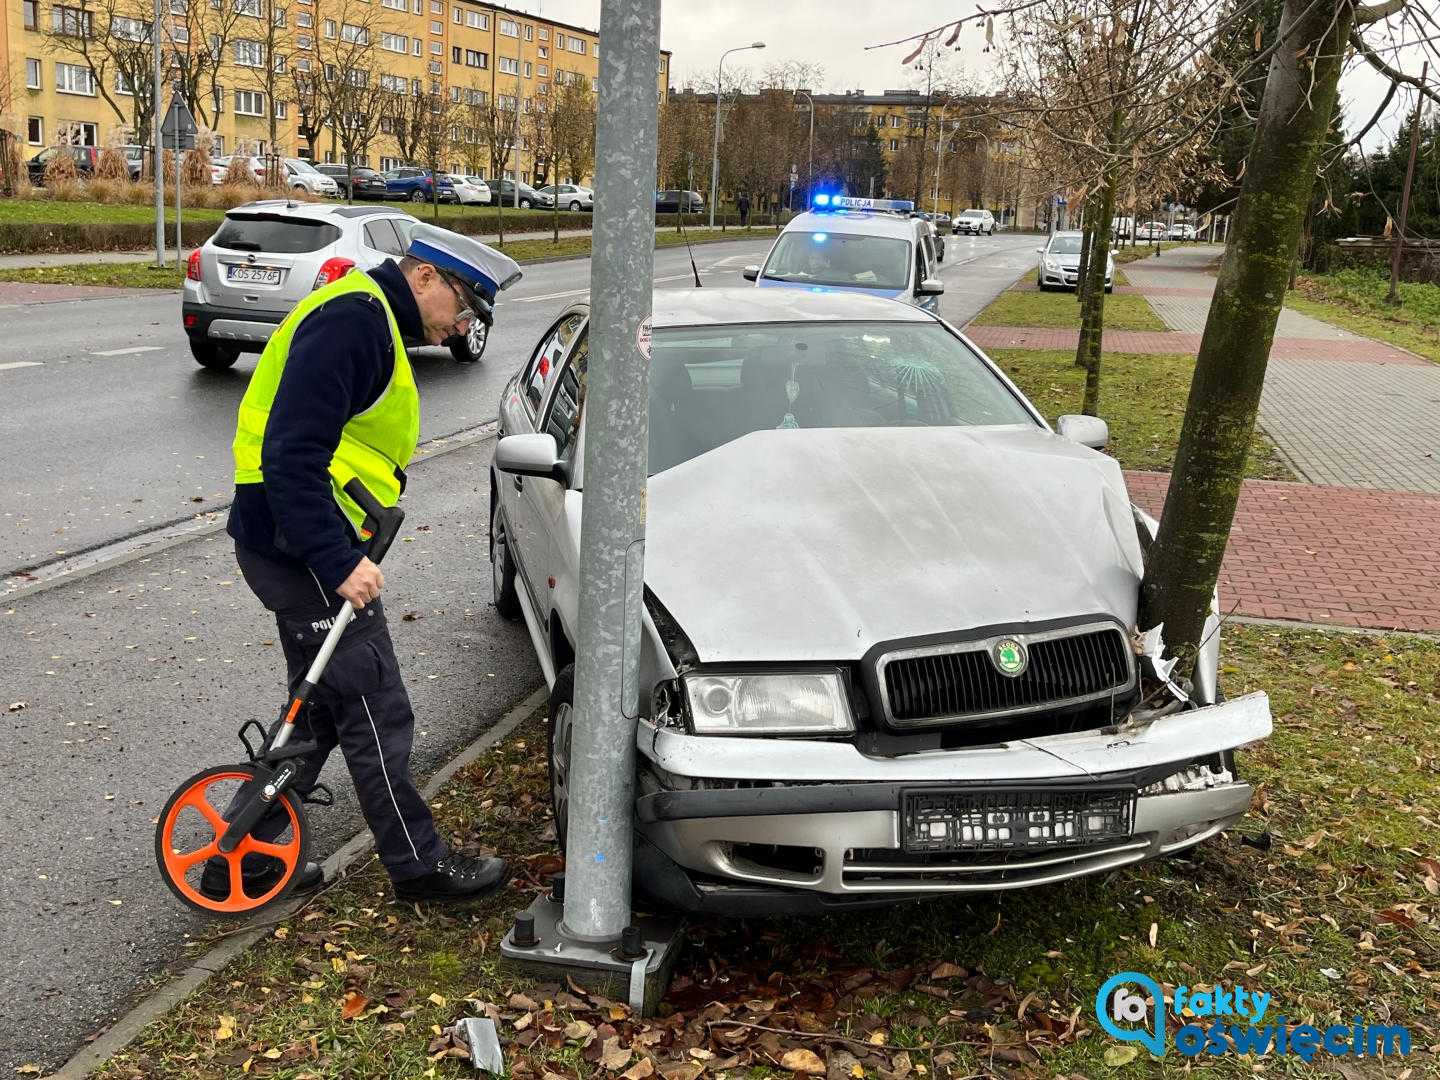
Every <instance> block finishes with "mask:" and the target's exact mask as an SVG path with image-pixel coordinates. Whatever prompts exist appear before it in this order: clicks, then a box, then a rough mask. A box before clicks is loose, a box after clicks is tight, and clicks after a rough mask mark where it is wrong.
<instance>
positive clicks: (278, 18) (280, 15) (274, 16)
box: [270, 7, 287, 26]
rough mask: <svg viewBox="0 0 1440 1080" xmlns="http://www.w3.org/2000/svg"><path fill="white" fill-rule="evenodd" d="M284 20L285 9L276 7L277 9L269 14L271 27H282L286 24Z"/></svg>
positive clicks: (285, 17)
mask: <svg viewBox="0 0 1440 1080" xmlns="http://www.w3.org/2000/svg"><path fill="white" fill-rule="evenodd" d="M286 19H287V16H286V14H285V9H284V8H280V7H277V8H274V9H273V10H272V11H271V12H270V25H271V26H284V25H285V23H286Z"/></svg>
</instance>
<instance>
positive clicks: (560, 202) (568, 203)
mask: <svg viewBox="0 0 1440 1080" xmlns="http://www.w3.org/2000/svg"><path fill="white" fill-rule="evenodd" d="M538 190H539V192H540V194H542V195H551V196H554V200H555V201H554V202H552V203H551V204H550V205H552V206H559V207H560V209H561V210H594V209H595V192H594V191H592V190H591V189H590V188H587V187H581V186H580V185H579V184H546V185H545V186H544V187H542V188H540V189H538Z"/></svg>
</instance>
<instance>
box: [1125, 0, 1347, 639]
mask: <svg viewBox="0 0 1440 1080" xmlns="http://www.w3.org/2000/svg"><path fill="white" fill-rule="evenodd" d="M1354 17H1355V13H1354V8H1353V7H1352V6H1351V5H1350V3H1348V2H1347V0H1327V2H1321V3H1310V0H1285V8H1284V12H1283V14H1282V16H1281V29H1280V33H1281V37H1282V39H1283V40H1284V41H1286V42H1287V43H1288V47H1287V48H1283V49H1278V50H1276V52H1275V54H1274V56H1273V57H1272V59H1271V61H1270V69H1269V72H1268V74H1267V76H1266V80H1265V93H1264V97H1263V99H1262V101H1261V104H1260V116H1259V122H1258V123H1257V125H1256V129H1255V138H1254V142H1253V143H1252V144H1251V147H1250V153H1249V155H1248V156H1247V158H1246V164H1245V178H1244V181H1243V182H1242V184H1241V188H1240V198H1239V202H1238V204H1237V206H1236V210H1235V216H1234V222H1233V224H1234V228H1233V230H1232V231H1231V233H1230V236H1229V238H1228V239H1229V243H1228V244H1227V246H1226V249H1225V255H1224V258H1223V260H1222V262H1221V264H1220V273H1219V280H1218V281H1217V283H1216V287H1215V299H1214V301H1213V302H1212V303H1211V305H1210V313H1209V317H1208V318H1207V319H1206V322H1205V332H1204V335H1203V336H1202V338H1201V342H1200V354H1199V356H1198V358H1197V359H1196V363H1195V375H1194V378H1193V380H1192V382H1191V384H1190V397H1189V401H1188V402H1187V404H1186V408H1185V421H1184V424H1183V427H1182V429H1181V433H1180V446H1179V449H1178V450H1177V452H1176V457H1175V468H1174V471H1173V472H1172V474H1171V477H1170V490H1169V493H1168V495H1167V496H1166V499H1165V510H1164V513H1163V515H1162V516H1161V519H1160V530H1159V533H1158V535H1157V537H1156V540H1155V543H1154V544H1153V545H1152V546H1151V549H1150V552H1149V557H1148V558H1147V560H1146V569H1145V579H1144V583H1143V584H1142V587H1141V611H1140V625H1141V626H1142V627H1152V626H1155V625H1157V624H1159V623H1161V622H1163V623H1164V624H1165V638H1166V641H1167V644H1168V648H1169V651H1170V653H1171V655H1172V656H1181V657H1183V658H1186V663H1187V664H1188V662H1189V658H1191V657H1193V656H1194V654H1195V653H1196V651H1197V649H1198V647H1199V645H1200V642H1201V637H1202V634H1203V631H1204V627H1205V621H1206V617H1207V615H1208V613H1209V611H1210V604H1211V593H1212V591H1213V590H1214V588H1215V583H1216V581H1217V580H1218V579H1219V575H1220V563H1221V559H1222V558H1223V557H1224V554H1225V547H1226V544H1227V543H1228V541H1229V539H1230V527H1231V524H1232V522H1233V520H1234V516H1235V507H1236V505H1237V503H1238V502H1239V499H1240V484H1241V480H1242V479H1243V477H1244V474H1245V457H1246V454H1247V452H1248V450H1249V448H1250V439H1251V436H1252V434H1253V432H1254V428H1255V415H1256V412H1257V411H1258V409H1259V406H1260V391H1261V387H1262V386H1263V384H1264V381H1265V365H1266V362H1267V360H1268V359H1269V355H1270V345H1271V342H1272V341H1273V339H1274V336H1275V324H1276V322H1277V321H1278V319H1279V317H1280V309H1281V307H1282V305H1283V303H1284V297H1285V283H1286V279H1287V277H1288V276H1289V272H1290V260H1291V258H1292V257H1293V256H1294V254H1295V245H1296V242H1297V241H1298V240H1299V237H1300V230H1301V227H1302V225H1303V223H1304V219H1305V210H1306V207H1307V206H1308V205H1309V201H1310V195H1311V191H1312V189H1313V188H1314V184H1315V163H1316V159H1317V157H1318V155H1319V153H1320V149H1321V147H1322V145H1323V143H1324V139H1325V131H1326V128H1327V125H1328V123H1329V121H1330V118H1331V116H1332V115H1333V112H1334V108H1335V97H1336V93H1337V90H1338V87H1339V81H1340V73H1341V69H1342V67H1343V65H1344V58H1345V48H1346V41H1347V39H1348V37H1349V34H1350V30H1351V26H1352V23H1353V20H1354Z"/></svg>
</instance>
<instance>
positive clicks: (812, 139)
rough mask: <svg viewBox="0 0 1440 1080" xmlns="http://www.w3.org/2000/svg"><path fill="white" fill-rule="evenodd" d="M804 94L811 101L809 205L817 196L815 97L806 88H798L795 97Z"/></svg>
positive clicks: (807, 203)
mask: <svg viewBox="0 0 1440 1080" xmlns="http://www.w3.org/2000/svg"><path fill="white" fill-rule="evenodd" d="M802 94H804V95H805V100H806V101H807V102H809V103H810V163H809V164H808V165H807V166H806V168H805V205H806V206H809V205H810V200H811V199H813V198H814V197H815V99H814V98H813V97H811V96H810V93H809V91H806V90H796V91H795V94H794V97H799V96H800V95H802ZM792 100H793V98H792ZM791 171H792V172H793V171H794V170H793V169H792V170H791Z"/></svg>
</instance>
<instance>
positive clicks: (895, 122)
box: [890, 116, 904, 128]
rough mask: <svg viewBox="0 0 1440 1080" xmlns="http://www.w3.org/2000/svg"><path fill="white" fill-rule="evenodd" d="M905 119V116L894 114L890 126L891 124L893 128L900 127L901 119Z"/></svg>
mask: <svg viewBox="0 0 1440 1080" xmlns="http://www.w3.org/2000/svg"><path fill="white" fill-rule="evenodd" d="M903 119H904V117H900V116H892V117H890V126H891V127H892V128H898V127H899V126H900V123H901V121H902V120H903Z"/></svg>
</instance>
